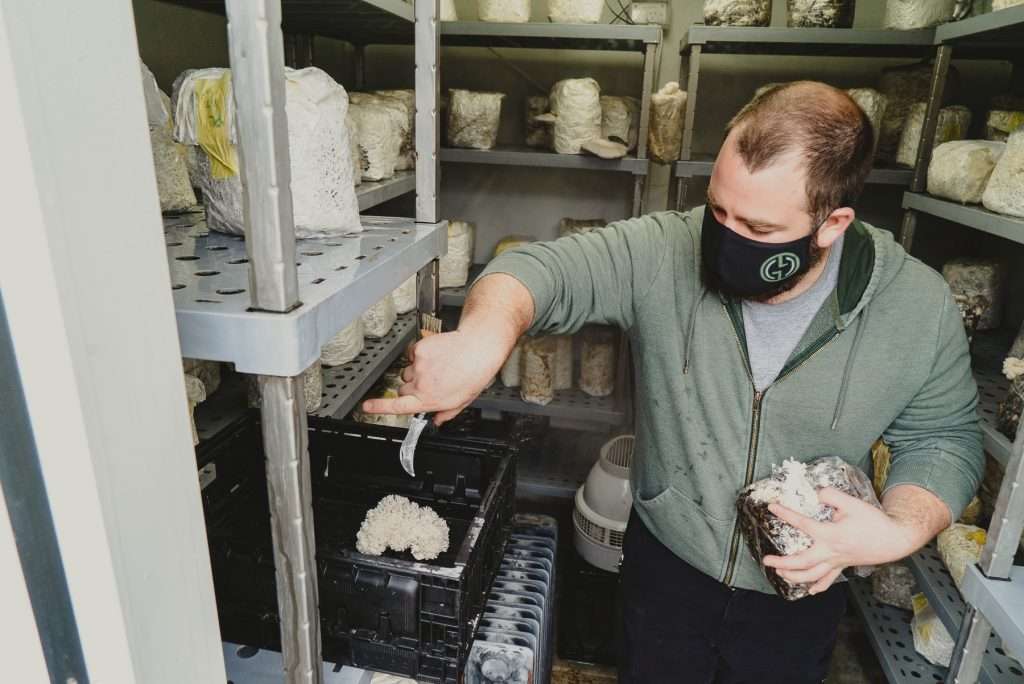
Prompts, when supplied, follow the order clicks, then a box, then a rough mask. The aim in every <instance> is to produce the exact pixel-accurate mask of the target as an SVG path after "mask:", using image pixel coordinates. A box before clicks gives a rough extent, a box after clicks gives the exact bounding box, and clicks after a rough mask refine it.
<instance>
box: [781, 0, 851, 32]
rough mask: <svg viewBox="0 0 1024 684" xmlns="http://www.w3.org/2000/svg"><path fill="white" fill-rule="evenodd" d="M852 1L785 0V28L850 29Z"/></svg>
mask: <svg viewBox="0 0 1024 684" xmlns="http://www.w3.org/2000/svg"><path fill="white" fill-rule="evenodd" d="M853 5H854V0H787V2H786V15H787V16H786V26H789V27H791V28H814V27H818V28H851V27H852V26H853Z"/></svg>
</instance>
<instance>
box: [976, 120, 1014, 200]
mask: <svg viewBox="0 0 1024 684" xmlns="http://www.w3.org/2000/svg"><path fill="white" fill-rule="evenodd" d="M981 203H982V204H984V205H985V208H986V209H989V210H991V211H995V212H998V213H1000V214H1008V215H1010V216H1021V217H1024V129H1019V130H1017V131H1014V132H1013V133H1011V134H1010V137H1009V138H1008V139H1007V141H1006V151H1005V152H1003V155H1002V156H1001V157H1000V158H999V161H998V162H996V167H995V169H993V171H992V176H991V177H990V178H989V180H988V186H987V187H986V188H985V193H984V194H983V195H982V197H981Z"/></svg>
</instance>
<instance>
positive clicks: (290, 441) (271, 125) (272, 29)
mask: <svg viewBox="0 0 1024 684" xmlns="http://www.w3.org/2000/svg"><path fill="white" fill-rule="evenodd" d="M226 10H227V15H228V43H229V49H230V56H231V72H232V79H233V91H234V97H235V103H236V110H237V117H238V135H239V143H240V144H239V158H240V161H241V173H242V184H243V187H244V188H245V193H244V206H243V210H244V217H245V224H246V226H247V236H246V237H247V239H246V241H245V244H246V249H247V251H248V254H249V262H250V264H249V286H250V287H249V292H250V293H251V300H252V307H253V308H254V309H259V310H263V311H268V312H276V313H279V314H283V313H287V312H289V311H292V310H293V309H295V308H297V307H299V306H301V302H300V301H299V285H298V276H297V270H296V262H295V252H296V249H295V226H294V218H293V214H292V193H291V170H290V163H289V155H288V121H287V119H286V117H285V87H284V45H283V35H282V32H281V0H227V5H226ZM259 387H260V393H261V395H262V401H261V410H262V417H263V423H262V428H263V443H264V451H265V452H266V458H267V463H266V467H267V489H268V492H269V497H270V518H271V528H272V530H273V535H272V536H273V544H274V567H275V575H276V579H277V602H278V614H279V615H280V618H281V652H282V656H283V659H284V674H285V679H286V681H287V682H289V683H290V684H300V683H302V684H319V683H320V682H321V681H322V680H323V672H322V660H321V657H320V614H319V610H318V605H317V581H316V580H317V577H316V546H315V542H314V539H313V509H312V488H311V484H310V478H309V453H308V451H307V448H306V447H307V443H306V441H307V436H306V430H307V425H306V411H305V403H304V399H303V397H304V392H303V380H302V376H301V375H300V376H296V377H275V376H265V375H261V376H259Z"/></svg>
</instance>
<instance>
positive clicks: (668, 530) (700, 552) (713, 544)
mask: <svg viewBox="0 0 1024 684" xmlns="http://www.w3.org/2000/svg"><path fill="white" fill-rule="evenodd" d="M636 506H637V508H638V509H639V510H640V512H641V514H642V515H643V517H644V521H645V522H646V523H647V526H648V527H649V528H650V530H651V532H653V533H654V536H656V537H657V538H658V540H659V541H661V543H662V544H664V545H665V546H667V547H668V548H669V549H671V550H672V552H673V553H675V554H676V555H677V556H679V557H680V558H682V559H683V560H684V561H686V562H687V563H689V564H690V565H692V566H693V567H695V568H697V569H698V570H700V571H701V572H703V573H704V574H706V575H710V576H712V577H716V576H718V575H719V573H720V570H721V567H722V564H723V563H724V560H725V555H726V551H727V547H728V545H729V538H730V536H731V534H732V527H733V520H721V519H719V518H716V517H713V516H711V515H709V514H708V513H707V512H706V511H704V510H703V509H702V508H701V507H700V506H698V505H697V503H696V502H695V501H693V500H692V499H690V498H689V497H687V496H686V495H685V494H683V493H681V492H680V491H679V490H677V489H675V488H674V487H668V488H666V489H664V490H663V491H661V492H659V493H658V494H657V495H655V496H652V497H650V498H644V497H643V496H642V495H641V496H637V498H636Z"/></svg>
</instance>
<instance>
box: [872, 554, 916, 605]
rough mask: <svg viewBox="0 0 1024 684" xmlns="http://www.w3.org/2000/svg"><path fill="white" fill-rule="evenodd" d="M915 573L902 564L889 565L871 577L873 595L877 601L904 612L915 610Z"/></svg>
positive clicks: (876, 571) (879, 569)
mask: <svg viewBox="0 0 1024 684" xmlns="http://www.w3.org/2000/svg"><path fill="white" fill-rule="evenodd" d="M916 585H917V583H916V582H915V581H914V573H913V572H911V571H910V568H908V567H907V566H905V565H903V564H902V563H888V564H886V565H883V566H881V567H880V568H878V569H877V570H875V572H874V574H873V575H872V576H871V594H872V595H873V596H874V597H875V599H876V600H877V601H880V602H882V603H885V604H887V605H890V606H895V607H897V608H902V609H903V610H913V609H914V602H913V598H914V589H915V587H916Z"/></svg>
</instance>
